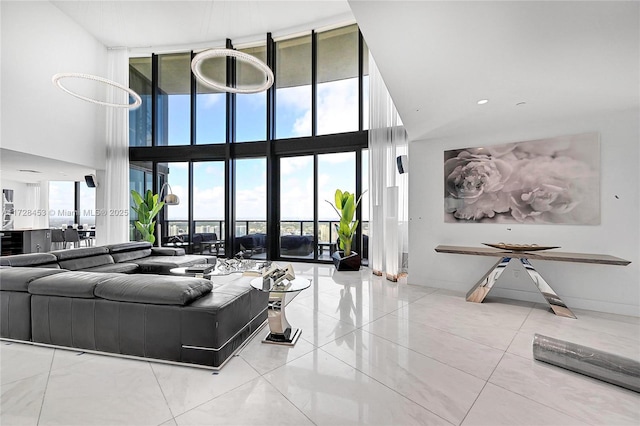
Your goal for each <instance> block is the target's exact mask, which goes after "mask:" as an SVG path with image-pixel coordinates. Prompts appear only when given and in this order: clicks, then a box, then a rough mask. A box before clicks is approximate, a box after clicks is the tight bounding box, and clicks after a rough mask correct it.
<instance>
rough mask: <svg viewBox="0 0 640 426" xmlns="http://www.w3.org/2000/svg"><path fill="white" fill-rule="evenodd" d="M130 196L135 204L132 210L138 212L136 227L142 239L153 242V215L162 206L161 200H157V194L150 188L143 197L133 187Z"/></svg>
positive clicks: (155, 214) (154, 215)
mask: <svg viewBox="0 0 640 426" xmlns="http://www.w3.org/2000/svg"><path fill="white" fill-rule="evenodd" d="M131 197H132V198H133V202H134V203H135V206H132V208H133V210H134V211H135V212H136V213H137V214H138V220H136V222H135V226H136V229H137V230H138V232H140V235H142V240H143V241H149V242H150V243H151V244H153V243H154V242H155V241H156V237H155V235H153V232H154V230H155V227H156V221H155V220H154V219H155V217H156V216H157V215H158V213H160V210H162V207H164V202H163V201H158V194H154V193H153V192H151V190H147V192H146V193H145V195H144V197H143V196H142V195H140V193H138V191H136V190H135V189H132V190H131Z"/></svg>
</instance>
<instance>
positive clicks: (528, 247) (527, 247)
mask: <svg viewBox="0 0 640 426" xmlns="http://www.w3.org/2000/svg"><path fill="white" fill-rule="evenodd" d="M482 244H484V245H485V246H489V247H493V248H497V249H500V250H508V251H541V250H551V249H557V248H560V247H558V246H539V245H537V244H510V243H497V244H490V243H482Z"/></svg>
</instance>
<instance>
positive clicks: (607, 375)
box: [533, 334, 640, 392]
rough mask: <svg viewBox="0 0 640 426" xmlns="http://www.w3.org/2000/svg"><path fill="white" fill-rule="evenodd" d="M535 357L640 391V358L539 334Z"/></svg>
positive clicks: (535, 345)
mask: <svg viewBox="0 0 640 426" xmlns="http://www.w3.org/2000/svg"><path fill="white" fill-rule="evenodd" d="M533 357H534V359H536V360H538V361H543V362H546V363H549V364H553V365H556V366H558V367H562V368H566V369H567V370H571V371H575V372H577V373H581V374H584V375H585V376H590V377H594V378H596V379H599V380H602V381H605V382H608V383H613V384H614V385H618V386H621V387H623V388H626V389H630V390H632V391H635V392H640V362H639V361H637V360H633V359H629V358H625V357H621V356H618V355H614V354H611V353H608V352H603V351H600V350H597V349H593V348H589V347H587V346H582V345H578V344H576V343H571V342H567V341H565V340H559V339H554V338H553V337H548V336H543V335H541V334H535V335H534V336H533Z"/></svg>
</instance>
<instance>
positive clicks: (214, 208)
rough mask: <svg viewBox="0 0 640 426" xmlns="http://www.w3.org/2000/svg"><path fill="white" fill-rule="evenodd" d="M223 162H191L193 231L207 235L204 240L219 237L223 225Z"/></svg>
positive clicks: (222, 230) (221, 233) (221, 234)
mask: <svg viewBox="0 0 640 426" xmlns="http://www.w3.org/2000/svg"><path fill="white" fill-rule="evenodd" d="M224 187H225V177H224V162H222V161H198V162H195V163H193V200H194V203H193V221H194V224H195V233H197V234H216V235H215V237H216V238H213V236H211V235H209V236H208V237H207V238H205V239H204V240H205V241H206V240H211V239H215V240H217V239H219V238H220V237H222V236H223V235H224V225H225V192H224Z"/></svg>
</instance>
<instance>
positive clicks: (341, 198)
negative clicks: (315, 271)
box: [326, 189, 362, 271]
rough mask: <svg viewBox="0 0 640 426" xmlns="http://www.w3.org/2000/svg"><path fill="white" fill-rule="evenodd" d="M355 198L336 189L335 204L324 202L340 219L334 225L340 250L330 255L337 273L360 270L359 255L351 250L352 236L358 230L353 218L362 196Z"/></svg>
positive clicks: (356, 222)
mask: <svg viewBox="0 0 640 426" xmlns="http://www.w3.org/2000/svg"><path fill="white" fill-rule="evenodd" d="M355 198H356V197H355V194H351V193H349V192H348V191H344V192H342V191H341V190H339V189H336V195H335V204H334V203H332V202H331V201H328V200H326V201H327V203H329V204H331V206H332V207H333V209H334V210H335V211H336V213H338V216H339V217H340V223H339V224H338V225H336V231H337V232H338V239H339V241H340V250H338V251H336V252H334V253H333V254H332V255H331V257H332V259H333V264H334V265H335V267H336V269H337V270H338V271H357V270H359V269H360V263H361V261H362V259H361V257H360V255H359V254H358V253H356V252H355V251H353V250H351V245H352V243H353V236H354V235H355V233H356V229H358V221H357V220H354V219H353V217H354V215H355V213H356V209H357V208H358V204H360V200H361V199H362V195H361V196H360V198H358V201H356V200H355Z"/></svg>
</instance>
